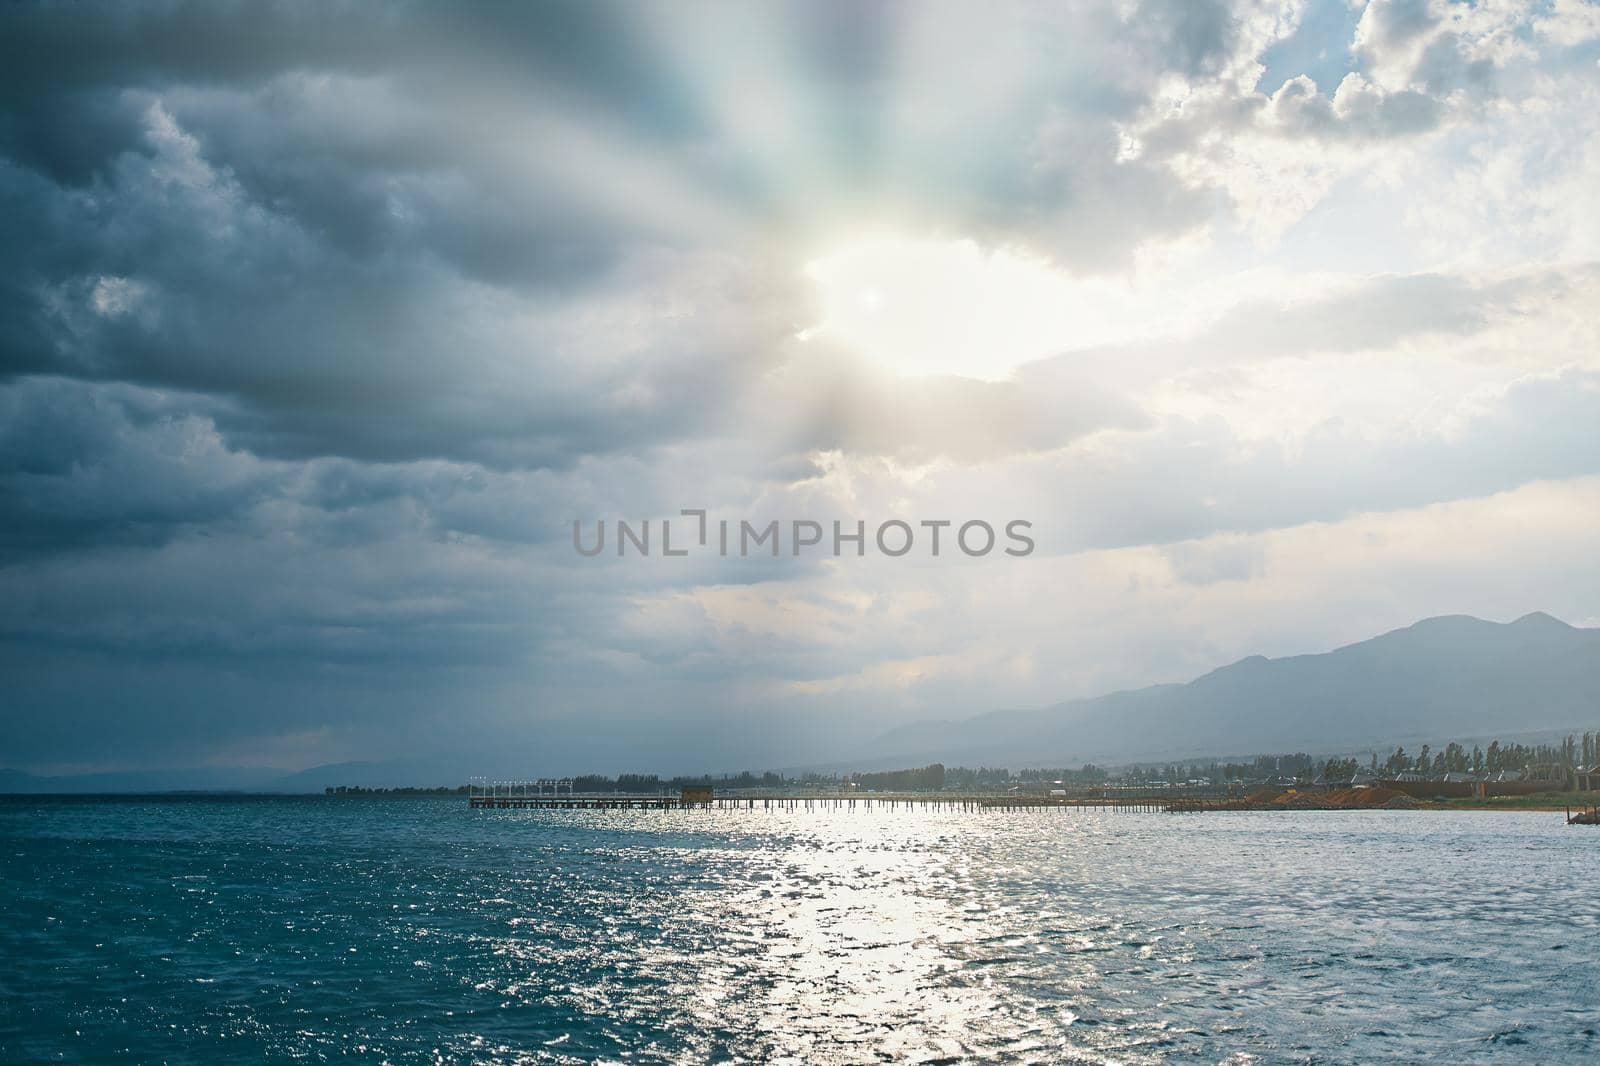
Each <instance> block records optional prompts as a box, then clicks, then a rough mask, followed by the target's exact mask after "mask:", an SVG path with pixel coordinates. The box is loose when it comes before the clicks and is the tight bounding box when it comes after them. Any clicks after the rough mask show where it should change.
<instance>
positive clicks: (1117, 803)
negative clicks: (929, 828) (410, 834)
mask: <svg viewBox="0 0 1600 1066" xmlns="http://www.w3.org/2000/svg"><path fill="white" fill-rule="evenodd" d="M467 803H468V805H469V806H470V807H471V808H472V809H474V810H502V811H507V810H509V811H678V810H718V811H829V810H831V811H1010V812H1042V811H1082V810H1106V811H1147V812H1156V811H1165V810H1168V809H1170V808H1171V807H1172V806H1173V799H1172V798H1171V797H1153V796H1146V795H1137V796H1078V797H1070V798H1064V797H1059V796H1039V795H978V794H962V793H954V794H929V795H892V794H891V795H815V794H813V795H787V794H785V795H778V794H772V795H720V796H718V795H708V794H705V793H697V794H684V795H678V796H672V795H654V796H648V795H645V796H640V795H632V796H628V795H583V796H579V795H573V794H571V793H567V794H564V795H542V794H534V793H528V792H499V793H495V792H484V793H474V794H472V795H470V796H469V797H468V798H467Z"/></svg>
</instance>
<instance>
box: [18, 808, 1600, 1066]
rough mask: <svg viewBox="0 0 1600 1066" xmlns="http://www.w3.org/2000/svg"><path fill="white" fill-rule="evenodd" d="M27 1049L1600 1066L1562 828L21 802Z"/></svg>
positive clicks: (1583, 923) (137, 1055)
mask: <svg viewBox="0 0 1600 1066" xmlns="http://www.w3.org/2000/svg"><path fill="white" fill-rule="evenodd" d="M0 873H3V875H4V876H3V884H0V961H3V963H4V964H3V965H0V1059H3V1060H4V1061H6V1062H25V1061H35V1060H50V1059H70V1060H79V1061H93V1062H104V1061H119V1060H121V1061H150V1060H167V1061H174V1062H215V1061H218V1060H219V1059H255V1060H259V1059H261V1058H262V1057H263V1056H267V1057H274V1058H289V1057H293V1058H299V1059H302V1060H309V1061H319V1060H323V1059H334V1058H347V1057H351V1056H355V1057H363V1056H365V1057H370V1058H372V1059H373V1060H383V1059H387V1060H391V1061H421V1060H441V1059H442V1060H447V1061H460V1060H471V1059H477V1060H488V1061H505V1062H512V1061H529V1062H588V1061H594V1060H597V1059H608V1060H617V1061H622V1060H626V1061H635V1062H641V1061H643V1062H648V1061H685V1062H704V1061H712V1060H724V1061H726V1060H746V1061H763V1062H765V1061H791V1062H830V1061H831V1062H862V1061H925V1062H938V1061H960V1060H965V1059H968V1058H978V1057H985V1058H991V1059H998V1060H1001V1061H1019V1062H1064V1061H1086V1062H1128V1063H1139V1062H1163V1061H1167V1060H1179V1061H1185V1060H1194V1061H1203V1062H1217V1061H1237V1062H1256V1061H1260V1062H1372V1061H1376V1060H1384V1059H1393V1060H1400V1061H1416V1060H1419V1059H1423V1058H1446V1059H1455V1060H1468V1061H1471V1060H1479V1059H1482V1060H1496V1061H1500V1060H1503V1061H1508V1062H1509V1061H1525V1062H1575V1061H1581V1060H1585V1059H1590V1060H1592V1059H1595V1058H1596V1057H1600V1036H1597V1032H1600V907H1597V904H1596V900H1595V893H1594V889H1595V885H1596V875H1597V874H1600V830H1593V829H1585V828H1571V829H1569V828H1567V827H1565V826H1563V825H1562V824H1561V817H1560V816H1559V815H1554V814H1504V813H1483V814H1479V813H1466V812H1460V813H1457V812H1452V813H1439V812H1405V811H1393V812H1359V813H1358V812H1351V813H1274V814H1207V815H1188V816H1180V815H1161V814H1126V813H1124V814H1098V813H1082V814H1080V813H1065V812H1059V811H1057V812H1043V813H1033V814H1000V813H982V814H975V813H950V814H933V813H923V812H914V813H913V812H905V811H897V812H896V811H880V812H872V813H869V812H865V811H835V812H819V811H809V812H808V811H795V812H781V813H780V812H763V811H752V812H603V813H567V812H523V811H469V810H468V809H467V808H466V804H465V802H464V801H461V800H434V799H403V800H371V799H347V800H337V799H322V798H297V799H170V800H169V799H160V800H149V799H123V800H91V799H47V800H32V799H30V800H0Z"/></svg>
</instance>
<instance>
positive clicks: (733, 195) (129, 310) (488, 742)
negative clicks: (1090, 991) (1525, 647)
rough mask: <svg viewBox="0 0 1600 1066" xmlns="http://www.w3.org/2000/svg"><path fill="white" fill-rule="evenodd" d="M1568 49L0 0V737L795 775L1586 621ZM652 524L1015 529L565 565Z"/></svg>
mask: <svg viewBox="0 0 1600 1066" xmlns="http://www.w3.org/2000/svg"><path fill="white" fill-rule="evenodd" d="M1596 31H1597V24H1596V22H1595V20H1594V18H1593V8H1592V6H1586V5H1575V4H1569V3H1565V2H1561V3H1556V4H1548V5H1546V4H1535V5H1514V4H1479V5H1461V4H1449V5H1446V4H1440V3H1420V4H1419V3H1399V2H1385V0H1373V2H1372V3H1370V4H1368V5H1366V6H1365V7H1364V8H1362V9H1361V10H1360V11H1359V13H1357V12H1354V11H1353V10H1352V9H1350V8H1348V7H1347V6H1346V5H1345V3H1344V0H1329V2H1313V3H1299V2H1293V3H1270V2H1265V0H1262V2H1255V0H1250V2H1244V0H1240V2H1232V3H1224V2H1221V0H1204V2H1194V0H1172V2H1140V3H1126V4H1111V3H1089V2H1085V3H1073V4H1067V5H1060V6H1056V7H1051V8H1035V7H1022V6H1019V7H1017V8H1016V9H1014V10H1011V11H1008V12H1007V13H1006V15H1005V17H997V16H996V15H995V13H994V12H991V11H989V10H987V9H983V10H980V9H978V8H975V7H973V6H971V5H964V4H961V5H958V4H949V5H942V4H931V5H915V6H908V5H880V6H874V7H871V8H860V9H849V10H846V9H842V8H837V7H830V6H825V5H824V6H818V5H815V4H798V3H797V4H789V5H778V6H776V7H770V8H762V9H760V10H756V9H738V8H730V7H727V6H725V5H723V6H711V5H708V6H689V7H678V8H674V9H672V10H671V11H670V13H669V12H667V11H665V10H650V11H639V10H633V9H627V10H624V9H623V8H621V7H618V6H615V5H608V4H567V3H557V4H541V5H536V6H530V7H526V8H517V9H505V8H487V9H470V10H466V11H458V10H453V9H452V10H449V11H448V12H447V11H446V10H445V9H442V8H434V7H429V6H401V7H396V8H393V9H389V10H387V11H385V12H384V13H383V14H382V15H381V16H378V17H374V16H373V15H372V13H371V12H367V11H363V10H360V9H357V8H350V7H344V6H340V5H331V6H330V5H324V4H300V3H286V4H275V5H272V6H270V7H255V8H247V7H233V6H228V5H223V6H214V7H213V6H198V5H189V4H168V3H128V4H105V5H100V4H77V5H68V4H59V5H53V4H39V5H14V6H10V7H7V8H5V9H4V10H0V66H3V67H4V68H5V69H6V71H7V74H8V76H7V78H6V79H5V82H4V84H3V85H0V668H3V669H4V670H5V674H6V676H7V678H8V681H10V680H11V679H16V680H15V683H14V684H12V685H10V686H9V690H8V694H7V707H6V710H7V713H6V714H5V715H3V716H0V749H3V750H4V751H6V752H7V756H8V758H9V759H12V760H15V761H16V762H18V763H21V764H26V765H35V766H43V765H57V764H66V763H73V764H85V765H92V764H110V763H114V762H117V761H118V760H122V761H126V762H130V763H138V764H143V765H151V764H154V763H156V762H160V761H185V760H189V761H206V760H219V759H221V760H232V761H237V760H238V759H239V758H240V753H241V752H250V751H253V750H269V751H278V752H282V753H290V752H292V753H295V754H294V755H292V756H290V755H288V754H285V755H283V757H284V758H290V757H293V758H298V759H309V758H315V757H326V758H330V759H331V758H339V757H350V756H357V755H374V756H378V757H382V756H384V755H389V754H402V753H406V752H410V751H417V750H427V751H444V750H446V749H450V748H451V745H456V747H455V748H453V749H451V750H454V751H456V752H457V754H459V755H461V756H462V758H463V759H466V758H469V757H475V758H480V759H481V758H486V757H487V754H486V753H489V752H491V751H493V752H500V753H502V754H503V755H504V757H506V758H510V757H511V756H510V754H508V753H516V754H518V755H519V756H526V757H528V758H533V757H535V755H536V754H537V753H536V752H535V751H534V749H535V748H536V747H537V746H540V745H542V746H543V747H545V748H546V749H547V756H546V757H547V758H550V759H555V758H556V757H557V756H558V755H559V756H560V757H561V758H563V759H600V758H602V757H603V758H621V757H622V754H621V753H622V752H623V750H624V747H625V743H627V742H633V741H634V740H636V739H638V738H645V737H648V738H651V742H652V743H658V744H660V745H661V748H660V750H661V751H662V752H671V753H674V754H673V755H672V758H679V759H682V760H685V762H684V763H683V764H680V765H683V768H691V765H692V768H705V762H704V760H708V759H724V758H726V759H730V760H732V759H740V760H742V759H746V758H749V759H760V760H763V761H765V762H774V761H781V758H782V757H781V755H780V754H779V752H781V751H783V750H789V751H793V752H799V751H802V750H803V751H806V752H811V753H813V754H817V755H819V756H820V755H821V754H825V753H826V752H827V751H828V749H829V745H830V743H834V742H836V741H838V740H839V739H840V738H848V737H851V736H856V735H869V734H871V733H874V732H877V731H879V730H880V729H881V728H882V727H884V726H885V725H887V724H891V723H892V722H893V721H896V720H900V719H903V718H908V717H915V716H937V715H948V714H959V713H964V712H967V711H974V712H975V711H979V710H986V709H989V708H990V707H992V706H993V705H995V704H996V703H1013V704H1024V703H1028V702H1038V703H1048V702H1054V701H1056V700H1059V699H1060V698H1063V697H1064V696H1067V695H1072V694H1079V693H1084V692H1088V691H1093V690H1095V689H1097V688H1099V687H1102V686H1105V685H1111V684H1133V683H1141V682H1144V681H1150V680H1156V679H1160V678H1173V677H1182V676H1184V674H1185V673H1187V672H1190V671H1191V670H1192V669H1195V668H1203V667H1206V666H1209V665H1215V663H1216V661H1218V659H1219V658H1221V657H1226V656H1229V655H1236V654H1244V653H1246V652H1252V651H1263V652H1272V651H1283V650H1315V649H1317V648H1321V647H1324V646H1326V645H1328V644H1329V643H1331V642H1334V641H1335V640H1336V639H1351V638H1356V637H1361V636H1366V635H1369V634H1370V632H1371V631H1372V630H1373V629H1376V628H1381V627H1382V626H1383V625H1386V624H1402V623H1405V622H1409V621H1412V620H1414V619H1415V617H1416V616H1418V615H1421V614H1425V613H1438V612H1440V611H1444V610H1479V611H1483V612H1500V613H1501V614H1509V615H1516V614H1521V613H1525V612H1526V610H1531V609H1533V608H1534V607H1545V608H1549V609H1553V610H1556V611H1557V613H1561V612H1562V611H1564V610H1565V611H1569V613H1570V612H1571V611H1576V610H1578V609H1579V608H1580V607H1581V602H1582V596H1583V595H1586V594H1589V593H1590V592H1592V590H1588V589H1587V587H1586V586H1585V585H1584V584H1583V581H1582V579H1581V575H1580V577H1579V578H1578V579H1573V578H1572V576H1571V575H1572V574H1573V573H1575V572H1576V571H1577V569H1578V568H1580V567H1581V562H1582V557H1581V556H1580V554H1579V552H1578V550H1577V548H1576V547H1574V546H1575V545H1577V544H1578V543H1579V542H1580V541H1581V540H1582V537H1583V536H1584V535H1585V534H1587V533H1589V532H1592V530H1591V527H1592V525H1593V523H1594V516H1595V510H1594V499H1593V495H1594V492H1593V485H1592V481H1593V478H1594V476H1595V475H1596V474H1597V472H1600V471H1597V470H1596V468H1595V465H1594V457H1595V456H1597V455H1600V441H1597V440H1596V439H1595V434H1594V429H1593V428H1592V427H1594V426H1595V425H1597V424H1600V409H1597V401H1596V397H1597V395H1600V391H1597V390H1600V384H1597V379H1596V374H1597V373H1600V365H1597V363H1596V355H1595V353H1596V351H1600V348H1597V344H1600V336H1597V335H1596V326H1595V322H1594V317H1593V315H1592V313H1590V312H1589V311H1588V308H1589V307H1590V306H1591V305H1592V304H1593V303H1594V297H1595V295H1596V294H1595V292H1594V289H1595V287H1596V270H1595V266H1594V263H1595V261H1596V260H1597V259H1600V228H1597V223H1600V215H1597V214H1596V212H1595V209H1594V207H1593V203H1594V198H1593V197H1592V196H1591V195H1587V193H1588V191H1589V190H1590V189H1591V188H1592V187H1593V185H1594V179H1595V177H1596V175H1597V174H1600V154H1597V151H1600V150H1597V149H1596V148H1595V147H1594V145H1596V144H1600V138H1597V137H1595V136H1591V134H1593V133H1594V132H1595V129H1594V127H1595V125H1596V119H1595V118H1594V116H1595V115H1596V114H1600V107H1597V106H1596V104H1597V102H1600V84H1597V81H1596V75H1595V67H1594V53H1593V42H1594V41H1595V40H1596V38H1597V32H1596ZM882 234H888V235H889V238H890V239H889V240H888V243H889V244H892V245H893V247H894V248H896V249H898V252H897V253H896V254H898V255H899V256H900V258H901V261H902V262H903V261H906V260H916V259H920V258H928V259H930V260H931V259H932V258H934V257H936V256H939V255H943V256H945V257H946V259H947V260H951V261H954V260H956V259H959V260H960V261H961V263H963V264H966V266H963V268H962V270H954V271H949V272H947V274H939V271H938V270H937V269H935V267H937V266H938V264H936V263H931V262H930V264H929V268H928V273H931V274H939V277H938V278H937V279H936V281H935V282H933V283H928V286H927V287H925V288H924V289H923V290H917V291H918V292H920V294H921V297H922V302H923V304H924V305H925V306H927V305H934V304H937V305H938V306H937V307H934V308H933V311H934V312H937V313H928V314H925V315H923V316H922V317H920V318H918V319H917V320H916V321H913V322H907V321H902V322H900V323H899V324H898V326H897V327H896V328H893V329H889V328H883V329H880V330H878V331H877V332H874V331H873V330H870V329H861V330H857V331H855V332H851V331H850V330H847V329H841V328H829V316H830V300H833V299H835V298H836V297H837V296H838V293H837V292H830V291H829V290H828V289H827V287H826V285H825V284H823V283H821V282H819V280H818V278H817V277H815V276H808V275H807V274H806V265H807V264H808V263H816V262H834V261H836V260H838V259H839V257H840V256H843V257H844V258H845V259H848V258H849V255H848V254H847V253H850V252H851V251H852V250H858V249H859V248H860V247H862V245H863V242H866V241H868V239H869V238H875V237H876V236H878V235H882ZM952 249H953V250H954V251H952ZM890 259H893V257H892V256H891V257H890ZM873 262H874V264H876V263H877V260H874V261H873ZM995 263H1011V264H1017V263H1023V264H1026V265H1027V271H1028V272H1029V273H1028V277H1029V278H1030V279H1031V280H1029V281H1028V283H1027V285H1028V287H1029V295H1028V299H1026V300H1023V299H1021V298H1020V297H1018V295H1017V293H1016V292H1012V291H1008V292H1007V293H1006V294H1005V295H1006V296H1007V299H1001V298H999V297H998V296H996V295H995V292H994V285H993V284H990V285H989V287H988V288H986V287H985V284H984V283H983V282H982V280H981V279H982V277H983V276H986V275H984V273H983V272H984V271H986V270H991V268H993V267H994V264H995ZM890 265H891V266H892V265H893V264H892V263H891V264H890ZM969 266H970V267H971V269H970V270H968V269H967V267H969ZM875 268H876V267H875ZM1020 276H1021V275H1020V274H1016V273H1013V274H1010V275H1006V274H1005V273H1004V272H1003V271H1002V272H1000V273H999V274H994V275H992V278H993V277H999V278H1002V280H1004V279H1008V278H1009V279H1015V278H1017V277H1020ZM973 278H978V279H979V280H978V281H972V280H971V279H973ZM992 278H991V281H992ZM902 280H904V279H902ZM924 280H926V279H924ZM1005 283H1006V284H1007V285H1011V284H1012V282H1011V281H1006V282H1005ZM907 285H908V287H909V288H910V289H914V288H915V286H912V285H910V283H909V281H908V282H907ZM1016 287H1021V286H1020V283H1018V284H1017V285H1015V286H1013V288H1016ZM914 295H915V294H914ZM974 323H976V324H978V325H977V326H974ZM833 326H834V327H838V323H837V322H834V323H833ZM980 327H981V328H980ZM955 332H964V333H967V332H970V335H964V336H962V337H961V338H960V341H961V343H959V344H957V343H955V342H954V340H952V341H951V342H950V343H949V344H948V345H943V344H942V342H944V341H945V340H946V338H945V337H943V336H940V334H942V333H955ZM886 336H887V337H893V338H897V340H896V344H895V345H892V346H891V345H885V344H884V343H883V342H882V338H883V337H886ZM802 338H805V339H802ZM935 346H940V347H941V352H942V353H943V354H944V355H949V353H950V352H955V353H956V354H955V355H953V356H950V357H949V358H948V359H947V360H945V361H944V362H942V363H941V362H939V360H938V359H936V358H935V357H934V354H933V353H932V352H931V350H929V351H924V352H922V353H921V358H920V361H919V350H918V349H919V347H921V348H924V349H932V348H933V347H935ZM886 347H894V348H895V350H894V351H887V350H884V349H885V348H886ZM945 348H948V351H945V350H944V349H945ZM989 349H993V351H992V352H990V351H989ZM1039 355H1045V356H1046V357H1045V358H1035V357H1036V356H1039ZM1025 360H1033V361H1031V362H1025ZM980 364H981V366H982V368H983V369H982V371H981V376H982V378H983V380H978V379H976V378H975V377H969V376H964V375H966V374H968V373H972V374H979V373H980V371H979V370H973V369H971V367H973V366H977V365H980ZM930 370H936V371H938V372H937V373H930V372H925V371H930ZM684 507H706V508H708V509H710V510H711V511H712V513H713V514H714V515H716V516H720V517H729V518H732V519H735V520H737V519H739V518H750V519H752V520H767V519H771V518H794V517H814V518H818V519H833V518H842V519H849V520H853V519H855V518H862V519H867V520H880V519H883V518H888V517H898V516H909V517H915V518H922V517H951V518H965V517H982V518H987V519H991V520H1004V519H1006V518H1011V517H1024V518H1029V519H1032V520H1034V521H1035V523H1036V532H1037V534H1038V538H1039V544H1040V548H1039V551H1038V552H1037V553H1036V555H1035V556H1034V557H1031V558H1030V560H1028V561H1025V562H1016V563H1015V565H1012V563H1011V562H1008V563H1007V564H1005V565H1002V566H994V565H990V564H978V563H968V562H965V561H962V560H956V561H955V563H954V565H951V566H945V565H943V563H940V564H937V565H934V566H930V565H929V564H928V563H927V561H922V562H918V561H916V560H901V561H899V562H903V563H904V565H893V566H889V565H882V564H886V563H890V562H892V561H891V560H885V559H882V558H876V559H867V560H860V561H857V562H848V561H834V560H831V559H803V560H792V559H781V560H772V559H770V558H765V559H738V558H730V559H721V558H717V557H714V556H713V557H708V558H707V557H701V558H694V559H688V560H670V561H669V560H664V559H659V558H652V559H647V560H638V559H618V558H615V557H613V556H611V555H609V553H608V555H607V556H606V557H604V558H601V559H596V560H586V559H582V558H580V557H578V556H577V555H576V553H574V552H572V551H571V549H570V540H569V538H570V531H571V523H572V522H573V521H574V520H584V521H592V520H597V519H601V518H606V519H611V520H615V519H616V518H618V517H624V518H629V519H632V520H640V519H644V518H650V519H652V520H654V521H657V522H659V521H660V520H661V519H663V518H665V517H670V516H674V515H677V514H678V511H679V510H680V509H681V508H684ZM1519 522H1526V523H1534V525H1533V526H1530V527H1529V528H1531V529H1532V532H1531V533H1528V534H1527V535H1528V537H1529V538H1530V539H1529V540H1528V542H1527V545H1528V546H1527V547H1526V548H1525V550H1522V551H1521V552H1517V551H1513V550H1512V549H1513V548H1514V547H1515V544H1516V542H1515V538H1514V537H1513V536H1512V533H1511V532H1510V531H1512V530H1515V529H1517V528H1519V526H1518V523H1519ZM1430 540H1431V543H1432V544H1433V549H1432V554H1431V555H1430V554H1429V551H1428V550H1425V547H1426V545H1427V544H1429V543H1430ZM679 563H681V565H678V564H679ZM1408 567H1411V568H1413V569H1410V570H1408V569H1407V568H1408ZM1486 575H1487V576H1486ZM1518 589H1522V590H1525V591H1524V592H1523V593H1521V596H1522V598H1521V599H1520V600H1519V598H1518V596H1519V594H1518V592H1517V590H1518ZM1463 590H1465V591H1463ZM1534 601H1537V602H1534ZM1590 613H1592V612H1590ZM768 712H775V713H771V714H769V713H768ZM690 715H693V716H696V717H694V719H693V720H694V721H696V722H699V723H701V724H702V725H703V726H704V727H705V730H707V731H709V733H708V734H707V735H710V734H711V733H714V735H715V737H716V740H715V743H712V742H709V741H708V742H706V746H705V747H704V748H703V749H701V750H699V751H696V750H695V749H694V748H693V743H694V742H693V741H692V740H688V739H685V738H684V737H677V736H674V731H675V729H677V728H678V727H677V726H675V725H674V723H681V722H684V721H688V720H689V719H688V718H687V717H685V716H690ZM780 723H782V724H780ZM680 731H683V730H680ZM686 732H693V731H686ZM452 737H457V738H459V737H476V738H479V740H478V741H461V740H457V739H452ZM533 737H537V738H538V739H539V745H536V744H535V742H534V741H533V740H532V739H530V738H533ZM830 737H831V738H832V739H831V740H830ZM547 740H548V744H546V743H544V742H545V741H547ZM473 744H476V747H474V746H473ZM785 745H793V747H790V748H785ZM796 758H798V756H796ZM695 759H699V760H701V761H700V762H698V763H695V762H694V760H695ZM596 768H612V769H614V768H616V767H600V766H597V767H596ZM640 768H647V769H654V768H657V767H654V766H651V767H640ZM660 768H662V769H668V768H670V767H666V766H663V767H660ZM549 769H551V770H557V769H570V766H569V765H561V766H558V765H550V766H549Z"/></svg>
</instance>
